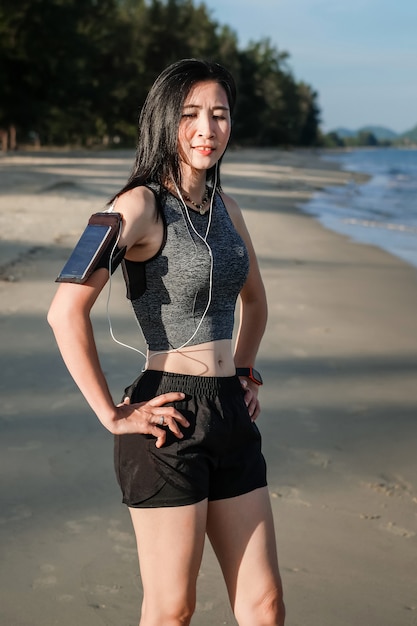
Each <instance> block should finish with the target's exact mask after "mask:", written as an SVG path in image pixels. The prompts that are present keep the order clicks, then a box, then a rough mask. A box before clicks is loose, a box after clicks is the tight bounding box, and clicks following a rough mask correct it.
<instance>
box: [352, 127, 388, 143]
mask: <svg viewBox="0 0 417 626" xmlns="http://www.w3.org/2000/svg"><path fill="white" fill-rule="evenodd" d="M357 132H358V133H362V132H365V133H372V134H373V135H374V137H376V138H377V139H378V141H394V139H397V138H398V133H396V132H394V131H393V130H391V129H390V128H385V126H363V127H362V128H360V129H359V130H358V131H357Z"/></svg>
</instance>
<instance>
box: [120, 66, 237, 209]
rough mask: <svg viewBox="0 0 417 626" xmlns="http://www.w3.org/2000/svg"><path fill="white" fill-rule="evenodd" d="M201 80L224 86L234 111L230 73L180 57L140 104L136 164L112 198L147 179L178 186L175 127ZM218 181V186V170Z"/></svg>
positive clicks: (210, 174) (209, 173)
mask: <svg viewBox="0 0 417 626" xmlns="http://www.w3.org/2000/svg"><path fill="white" fill-rule="evenodd" d="M203 81H214V82H217V83H219V84H220V85H221V86H222V87H223V88H224V90H225V92H226V95H227V100H228V104H229V108H230V114H232V113H233V109H234V106H235V102H236V85H235V81H234V79H233V76H232V75H231V74H230V72H229V71H228V70H226V68H224V67H223V66H222V65H219V64H218V63H213V62H211V61H204V60H199V59H183V60H181V61H177V62H176V63H173V64H172V65H170V66H169V67H167V68H166V69H165V70H164V71H163V72H161V74H160V75H159V76H158V78H157V79H156V81H155V82H154V84H153V85H152V87H151V89H150V91H149V93H148V96H147V98H146V100H145V103H144V105H143V107H142V110H141V113H140V117H139V134H138V143H137V148H136V158H135V163H134V166H133V169H132V172H131V174H130V176H129V179H128V181H127V183H126V185H125V186H124V187H123V188H122V189H121V190H120V191H119V192H118V194H116V196H115V197H117V196H118V195H121V194H122V193H124V192H125V191H128V190H129V189H133V188H134V187H137V186H139V185H144V184H147V183H150V182H154V183H159V184H160V185H161V186H162V185H164V184H166V182H167V181H168V180H170V179H171V180H173V181H174V182H175V183H176V184H177V185H178V187H181V170H180V160H179V155H178V128H179V124H180V120H181V115H182V110H183V105H184V101H185V99H186V97H187V95H188V93H189V91H190V89H191V88H192V87H193V86H194V85H195V84H196V83H199V82H203ZM220 161H221V159H220V160H219V165H220ZM215 167H216V166H214V167H212V168H210V169H209V170H208V171H207V181H208V182H212V181H213V180H214V173H215ZM217 180H218V187H219V188H220V175H219V172H218V178H217Z"/></svg>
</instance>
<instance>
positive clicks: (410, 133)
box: [329, 124, 417, 145]
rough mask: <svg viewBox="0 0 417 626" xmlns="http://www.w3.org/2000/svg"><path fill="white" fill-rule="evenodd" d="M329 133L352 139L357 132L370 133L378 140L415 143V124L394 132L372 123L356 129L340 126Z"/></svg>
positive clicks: (398, 143) (416, 133)
mask: <svg viewBox="0 0 417 626" xmlns="http://www.w3.org/2000/svg"><path fill="white" fill-rule="evenodd" d="M330 133H336V134H337V135H338V137H340V139H348V140H349V139H353V140H354V141H355V139H356V138H357V137H358V135H359V133H372V135H373V136H374V137H375V138H376V139H377V141H378V142H384V141H386V142H390V143H391V142H392V144H394V145H404V144H417V125H416V126H414V128H411V129H410V130H407V131H405V132H404V133H396V132H395V131H393V130H391V129H390V128H386V127H385V126H374V125H372V124H369V125H368V126H362V128H358V129H357V130H352V129H351V128H345V127H343V126H340V127H339V128H335V129H333V130H331V131H330ZM330 133H329V134H330Z"/></svg>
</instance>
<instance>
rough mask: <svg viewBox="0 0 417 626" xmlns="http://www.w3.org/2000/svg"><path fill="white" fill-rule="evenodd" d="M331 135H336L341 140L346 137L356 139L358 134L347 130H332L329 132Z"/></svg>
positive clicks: (355, 131)
mask: <svg viewBox="0 0 417 626" xmlns="http://www.w3.org/2000/svg"><path fill="white" fill-rule="evenodd" d="M329 132H331V133H336V135H338V136H339V137H340V138H341V139H346V137H356V135H357V134H358V131H357V130H350V129H349V128H334V129H333V130H331V131H329Z"/></svg>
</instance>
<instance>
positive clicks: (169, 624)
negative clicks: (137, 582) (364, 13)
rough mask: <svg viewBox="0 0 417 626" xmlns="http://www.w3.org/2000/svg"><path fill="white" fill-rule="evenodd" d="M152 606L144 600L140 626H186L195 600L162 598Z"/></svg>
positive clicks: (189, 620) (193, 608)
mask: <svg viewBox="0 0 417 626" xmlns="http://www.w3.org/2000/svg"><path fill="white" fill-rule="evenodd" d="M163 596H164V594H163V592H162V593H161V598H160V600H159V602H157V603H156V604H153V603H152V605H151V604H150V603H149V602H146V601H145V599H144V602H143V605H142V617H141V621H140V626H188V625H189V624H190V622H191V618H192V616H193V614H194V611H195V600H191V599H189V598H186V599H179V598H177V599H174V598H170V599H168V598H166V597H165V598H164V597H163Z"/></svg>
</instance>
